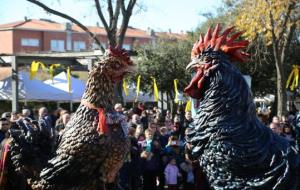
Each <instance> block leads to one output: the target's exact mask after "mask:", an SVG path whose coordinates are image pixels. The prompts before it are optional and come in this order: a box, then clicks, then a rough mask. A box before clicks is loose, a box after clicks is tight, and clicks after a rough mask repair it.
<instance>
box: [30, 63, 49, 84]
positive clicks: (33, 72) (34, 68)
mask: <svg viewBox="0 0 300 190" xmlns="http://www.w3.org/2000/svg"><path fill="white" fill-rule="evenodd" d="M39 66H41V67H42V69H43V70H46V66H45V65H44V64H43V63H42V62H39V61H32V63H31V66H30V75H29V78H30V80H32V79H33V78H34V77H35V75H36V73H37V72H38V70H39Z"/></svg>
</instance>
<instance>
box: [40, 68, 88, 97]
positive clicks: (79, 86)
mask: <svg viewBox="0 0 300 190" xmlns="http://www.w3.org/2000/svg"><path fill="white" fill-rule="evenodd" d="M44 83H45V84H47V85H50V86H52V87H54V88H57V89H59V90H62V91H64V92H66V93H69V85H68V79H67V74H66V72H61V73H59V74H58V75H56V76H54V77H53V81H52V80H51V79H49V80H46V81H44ZM84 89H85V82H83V81H81V80H79V79H76V78H74V77H72V76H71V91H70V94H69V95H70V100H72V101H73V102H76V101H80V100H81V97H82V95H83V93H84Z"/></svg>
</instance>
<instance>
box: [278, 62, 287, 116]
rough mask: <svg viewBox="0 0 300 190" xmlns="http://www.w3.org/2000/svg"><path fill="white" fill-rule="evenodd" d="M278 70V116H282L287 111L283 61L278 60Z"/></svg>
mask: <svg viewBox="0 0 300 190" xmlns="http://www.w3.org/2000/svg"><path fill="white" fill-rule="evenodd" d="M276 71H277V97H278V98H277V116H279V117H281V116H282V115H284V114H286V112H287V105H286V102H287V96H286V91H285V81H286V80H285V74H284V72H283V65H282V62H281V61H279V60H277V61H276Z"/></svg>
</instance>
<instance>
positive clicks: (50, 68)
mask: <svg viewBox="0 0 300 190" xmlns="http://www.w3.org/2000/svg"><path fill="white" fill-rule="evenodd" d="M56 67H60V64H52V65H50V67H49V73H50V78H51V80H52V83H53V77H54V69H55V68H56Z"/></svg>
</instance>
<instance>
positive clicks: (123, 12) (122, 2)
mask: <svg viewBox="0 0 300 190" xmlns="http://www.w3.org/2000/svg"><path fill="white" fill-rule="evenodd" d="M121 10H122V14H123V15H124V14H125V12H126V8H125V2H124V1H121Z"/></svg>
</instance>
